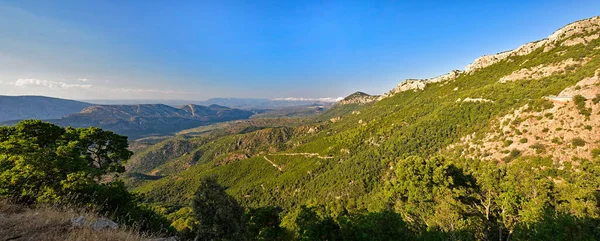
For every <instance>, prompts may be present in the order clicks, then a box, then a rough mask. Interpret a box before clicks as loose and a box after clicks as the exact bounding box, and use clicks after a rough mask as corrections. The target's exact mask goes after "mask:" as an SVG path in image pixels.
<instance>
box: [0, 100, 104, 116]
mask: <svg viewBox="0 0 600 241" xmlns="http://www.w3.org/2000/svg"><path fill="white" fill-rule="evenodd" d="M90 106H92V104H90V103H86V102H80V101H75V100H65V99H59V98H51V97H45V96H0V122H3V121H9V120H23V119H42V120H48V119H57V118H61V117H64V116H66V115H69V114H72V113H77V112H79V111H81V110H83V109H85V108H87V107H90Z"/></svg>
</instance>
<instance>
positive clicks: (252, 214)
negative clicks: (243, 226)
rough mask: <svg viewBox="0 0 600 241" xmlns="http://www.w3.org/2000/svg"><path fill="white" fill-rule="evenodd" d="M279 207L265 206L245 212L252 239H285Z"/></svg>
mask: <svg viewBox="0 0 600 241" xmlns="http://www.w3.org/2000/svg"><path fill="white" fill-rule="evenodd" d="M282 211H283V210H281V208H278V207H273V206H266V207H260V208H252V209H250V210H248V212H246V220H247V221H248V231H249V233H250V237H251V238H252V239H253V240H261V241H262V240H264V241H266V240H286V238H287V237H286V236H287V233H286V230H285V229H284V228H282V227H280V225H281V218H280V217H279V214H280V213H281V212H282Z"/></svg>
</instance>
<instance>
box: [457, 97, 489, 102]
mask: <svg viewBox="0 0 600 241" xmlns="http://www.w3.org/2000/svg"><path fill="white" fill-rule="evenodd" d="M456 102H484V103H487V102H491V103H493V102H494V101H493V100H488V99H484V98H471V97H467V98H464V99H462V100H461V99H460V98H458V99H457V100H456Z"/></svg>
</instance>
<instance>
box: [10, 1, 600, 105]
mask: <svg viewBox="0 0 600 241" xmlns="http://www.w3.org/2000/svg"><path fill="white" fill-rule="evenodd" d="M595 15H600V1H597V0H596V1H592V0H589V1H583V0H581V1H580V0H570V1H564V0H563V1H555V0H545V1H543V0H532V1H517V0H505V1H418V2H417V1H410V2H409V1H311V0H307V1H292V0H290V1H226V0H222V1H166V0H165V1H158V0H150V1H117V0H115V1H101V0H97V1H79V0H75V1H61V0H57V1H45V0H43V1H29V0H3V1H0V32H1V33H2V34H0V94H4V95H24V94H30V95H48V96H55V97H63V98H74V99H189V100H202V99H207V98H210V97H252V98H281V97H306V98H318V97H339V96H345V95H348V94H350V93H352V92H354V91H357V90H360V91H365V92H367V93H370V94H381V93H383V92H386V91H387V90H389V89H391V88H393V87H394V86H395V85H396V84H398V83H399V82H401V81H403V80H404V79H407V78H428V77H435V76H437V75H440V74H444V73H446V72H448V71H450V70H452V69H463V68H464V67H465V66H466V65H467V64H468V63H470V62H472V61H473V60H474V59H475V58H477V57H479V56H481V55H484V54H492V53H497V52H501V51H504V50H509V49H513V48H516V47H518V46H519V45H521V44H524V43H526V42H531V41H534V40H538V39H542V38H545V37H547V36H548V35H550V34H551V33H552V32H553V31H554V30H557V29H558V28H560V27H562V26H564V25H566V24H568V23H570V22H573V21H576V20H579V19H583V18H588V17H592V16H595Z"/></svg>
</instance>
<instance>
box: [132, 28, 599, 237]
mask: <svg viewBox="0 0 600 241" xmlns="http://www.w3.org/2000/svg"><path fill="white" fill-rule="evenodd" d="M599 26H600V17H595V18H591V19H587V20H583V21H579V22H576V23H572V24H569V25H567V26H566V27H564V28H562V29H560V30H558V31H557V32H555V33H554V34H552V35H551V36H550V37H549V38H548V39H546V40H542V41H537V42H533V43H529V44H526V45H523V46H521V47H519V48H517V49H516V50H513V51H508V52H504V53H501V54H497V55H491V56H492V57H490V56H484V57H482V58H479V59H477V60H475V62H474V63H473V64H471V65H469V66H468V67H467V68H466V69H465V70H464V71H452V72H450V73H449V74H446V75H443V76H440V77H436V78H432V79H426V80H410V81H405V82H402V83H400V84H399V85H398V87H396V88H394V89H393V90H391V91H390V92H388V93H387V94H385V95H383V96H381V97H377V98H375V97H372V96H368V95H366V94H363V93H357V94H354V95H352V96H350V97H348V98H347V99H346V100H345V102H347V103H345V104H338V105H336V106H334V107H333V108H331V109H330V110H328V111H327V112H326V113H324V114H322V115H320V116H317V117H314V118H313V119H312V121H313V122H311V123H308V124H306V123H305V124H298V125H296V126H288V127H285V128H282V127H278V126H272V127H269V128H267V127H261V128H259V129H255V130H253V129H248V130H247V131H246V132H244V133H243V134H242V133H235V134H225V135H223V136H221V137H219V139H216V140H214V141H209V142H206V143H200V142H196V144H197V146H194V147H193V148H196V149H195V151H194V155H201V156H202V157H210V158H208V159H204V160H202V161H198V162H195V163H194V162H187V161H188V160H193V158H192V159H190V158H189V157H190V156H192V157H193V156H194V155H190V154H191V152H185V153H186V154H174V155H172V156H170V157H169V158H162V159H161V160H160V166H159V167H155V166H153V167H152V168H147V169H145V171H149V170H155V169H160V170H168V168H164V169H161V168H162V167H167V166H182V164H181V163H188V164H187V166H186V167H185V168H182V169H179V170H177V171H175V172H163V173H166V174H165V175H164V176H160V177H159V178H155V179H153V180H148V181H147V182H145V183H143V184H142V185H140V186H138V187H136V190H138V191H141V192H144V193H146V194H147V197H148V201H149V202H150V203H153V204H154V205H157V206H164V207H185V206H186V205H187V203H188V201H189V198H190V197H191V195H192V194H193V192H194V190H195V187H197V185H198V182H199V180H200V178H201V177H203V176H210V175H216V176H218V178H219V181H220V182H222V183H223V184H224V185H226V186H228V187H229V189H228V192H229V193H231V194H232V195H233V196H235V197H237V198H238V199H239V200H240V201H241V202H242V203H243V204H244V205H247V206H250V207H258V206H265V205H276V206H280V207H283V208H284V209H285V208H287V209H290V208H293V207H296V206H298V205H301V204H305V203H311V204H314V203H317V204H323V205H326V206H327V208H328V210H329V209H330V210H333V211H331V212H335V211H336V210H338V211H339V210H342V207H343V208H345V209H346V210H361V209H366V210H369V211H379V210H384V209H389V208H393V209H394V210H396V211H398V212H404V215H406V216H407V217H408V218H407V220H409V222H412V221H414V219H413V216H410V215H412V213H408V214H406V212H407V211H406V209H405V208H407V206H405V205H403V202H407V201H406V200H407V199H408V200H409V201H410V198H408V197H407V196H406V195H407V194H406V189H408V187H406V186H405V185H404V184H403V183H402V182H400V181H398V177H397V176H398V175H399V174H402V173H403V170H407V172H410V171H411V170H413V169H411V168H406V166H403V165H404V164H406V163H412V164H415V163H416V164H415V165H417V164H419V163H425V160H433V161H437V162H443V163H444V164H443V165H445V166H446V167H448V166H453V167H460V168H458V169H456V170H453V171H458V170H461V172H462V171H464V172H465V173H467V174H468V175H467V176H463V178H465V179H460V180H458V179H453V180H456V181H457V182H458V181H465V180H466V179H468V178H473V177H474V176H477V175H481V173H482V172H479V169H477V168H479V167H477V165H485V163H494V165H492V166H490V168H492V167H493V168H503V169H502V170H499V171H498V173H504V174H507V173H509V172H507V171H506V170H511V171H510V172H514V173H525V172H536V173H535V177H533V176H528V178H529V179H534V178H539V181H540V182H543V181H547V180H559V179H560V180H570V179H569V178H573V177H575V176H576V175H571V174H573V173H578V172H579V171H580V170H578V169H577V167H578V165H583V164H582V163H584V159H587V160H589V159H590V158H591V157H593V156H597V154H598V153H596V154H595V152H598V151H594V150H595V149H596V148H598V146H599V144H600V143H597V139H598V133H600V132H598V131H599V130H600V123H598V122H597V120H598V119H600V117H599V116H598V112H599V111H600V109H599V107H598V104H599V103H600V97H596V95H597V94H598V93H600V91H598V87H599V85H600V84H599V83H598V78H599V77H598V76H599V75H598V72H599V69H600V39H599V38H598V36H600V35H599V33H600V28H599ZM179 138H181V137H179ZM183 138H187V137H183ZM189 138H192V139H193V138H200V137H189ZM259 142H260V143H262V145H256V143H259ZM180 146H181V145H180ZM159 149H160V148H159ZM164 152H168V153H181V152H179V149H176V148H171V149H169V148H167V149H166V150H165V151H164ZM528 158H533V159H528ZM140 160H142V159H140ZM531 160H533V161H531ZM548 160H550V161H548ZM143 162H144V161H141V163H143ZM149 162H152V161H149ZM496 162H497V163H498V165H495V163H496ZM427 163H429V162H427ZM511 163H518V164H515V165H514V166H513V165H512V164H511ZM563 163H564V165H563ZM567 163H568V164H567ZM412 164H411V165H412ZM428 165H429V164H428ZM536 165H545V166H541V167H540V166H536ZM534 166H535V168H533V167H534ZM548 166H552V168H553V169H552V170H555V169H556V170H563V171H561V172H560V173H559V174H557V173H556V172H548V173H544V172H542V171H543V170H548V169H547V168H548ZM512 168H515V169H512ZM518 168H521V169H518ZM169 170H174V169H169ZM415 170H416V169H415ZM540 170H541V171H540ZM453 171H449V172H452V173H454V172H453ZM537 171H540V173H537ZM565 173H566V174H565ZM146 174H151V173H146ZM509 174H511V173H509ZM530 174H531V173H530ZM419 175H420V176H419V177H422V176H423V175H424V174H423V175H421V174H419ZM507 175H508V174H507ZM511 175H512V174H511ZM528 175H529V174H528ZM531 175H534V174H531ZM549 175H564V176H560V177H558V176H549ZM506 178H508V177H506ZM511 178H513V179H514V178H519V177H511ZM513 179H510V180H508V179H501V180H508V181H507V182H506V184H507V185H509V184H510V185H519V184H520V183H519V182H516V181H514V180H513ZM529 179H527V180H529ZM536 180H538V179H536ZM467 181H468V180H467ZM450 182H451V183H452V182H453V181H450ZM480 182H483V184H482V183H480ZM498 182H499V181H498ZM394 183H396V184H394ZM407 183H409V182H407ZM432 183H433V181H432ZM491 183H494V182H491ZM484 184H486V183H485V180H483V181H482V180H481V179H479V182H478V185H484ZM567 184H568V185H571V182H567V181H563V182H560V181H557V182H550V183H546V182H544V185H546V186H545V187H547V186H551V187H552V188H555V189H552V190H575V189H573V188H571V187H567V186H568V185H567ZM394 185H398V186H394ZM403 185H404V186H403ZM407 185H408V184H407ZM427 185H433V184H427ZM427 185H424V186H423V187H422V188H413V187H412V186H411V187H410V188H413V189H410V190H409V191H414V192H418V191H419V190H421V189H423V188H427V187H428V186H427ZM436 185H437V184H436ZM565 185H567V186H565ZM573 185H574V184H573ZM503 187H504V186H503ZM403 188H404V189H403ZM519 188H522V189H519V190H529V189H527V188H529V187H519ZM415 190H416V191H415ZM511 190H514V189H511ZM504 191H506V190H502V191H498V192H504ZM509 191H510V190H509ZM457 192H458V191H457ZM418 193H419V195H416V196H418V198H425V197H427V198H428V197H429V196H427V195H429V193H420V192H418ZM529 193H530V192H529V191H526V192H525V194H519V195H522V196H519V198H517V199H518V200H530V199H532V197H530V196H527V195H529ZM555 194H556V193H554V194H548V195H555ZM402 195H405V196H402ZM452 195H454V194H452ZM510 195H517V194H515V193H510ZM510 195H508V194H507V196H502V197H509V196H510ZM561 195H565V196H569V194H568V193H566V194H565V193H563V194H561ZM450 196H451V195H450ZM410 197H414V196H410ZM444 197H449V195H445V196H444ZM477 197H478V198H479V197H480V196H477ZM510 197H512V196H510ZM469 198H471V197H469ZM484 198H485V195H484ZM498 198H501V197H499V196H498ZM561 198H563V199H564V198H565V197H561ZM563 199H561V200H563ZM443 200H446V199H443ZM532 200H533V199H532ZM454 201H456V200H454V199H453V200H452V205H450V206H453V205H454V204H455V203H454ZM502 201H506V202H508V201H511V200H504V199H503V200H502ZM512 201H514V200H512ZM512 201H511V202H512ZM431 202H440V203H442V204H447V203H449V202H446V201H439V200H437V201H436V200H433V201H432V200H429V199H427V200H425V201H423V203H426V205H429V203H431ZM540 202H545V203H544V204H543V205H538V203H540ZM546 202H547V203H546ZM563 204H564V203H562V202H561V201H557V202H556V203H550V202H549V201H541V200H538V199H535V200H533V201H531V203H527V204H521V203H519V204H515V205H516V206H514V208H515V210H525V211H531V210H526V208H527V207H530V206H527V205H533V206H536V207H537V206H540V207H541V206H544V207H551V206H553V205H554V206H557V205H563ZM519 205H520V206H519ZM441 208H450V207H448V206H442V207H441ZM497 208H498V209H497V210H500V207H497ZM415 209H419V208H415ZM419 210H420V209H419ZM433 210H436V211H435V214H434V211H433ZM437 210H440V209H435V208H433V207H431V208H430V209H426V210H424V211H423V212H431V213H429V214H427V215H432V216H435V215H438V213H437ZM443 210H446V209H443ZM443 210H442V211H443ZM413 211H414V210H413ZM415 212H420V211H415ZM465 212H467V211H465ZM519 213H521V211H519V212H518V213H516V214H515V215H516V216H518V215H522V214H519ZM461 215H464V217H463V216H461ZM586 215H587V214H586ZM457 217H461V218H462V219H461V221H460V222H464V223H468V222H471V221H472V220H471V219H469V216H468V214H464V213H461V214H457ZM436 218H439V219H436V221H437V222H440V223H443V222H446V221H447V219H446V218H448V219H450V218H454V216H453V217H449V216H447V215H444V214H443V213H442V214H439V216H436ZM496 218H498V220H500V219H503V218H505V217H504V216H501V215H500V216H497V217H496ZM519 218H523V219H524V217H520V216H519ZM517 219H518V218H517ZM523 219H520V220H523ZM414 222H415V223H416V224H415V225H429V224H422V223H418V221H414ZM494 222H495V221H494ZM515 222H521V221H515ZM484 223H485V222H484ZM455 224H456V223H451V225H450V224H448V223H445V224H435V225H439V227H455V226H452V225H455ZM435 225H432V226H433V227H435ZM444 225H447V226H444ZM511 225H512V224H511ZM419 227H422V226H419ZM428 227H429V226H428ZM504 228H507V227H504ZM504 234H506V233H504Z"/></svg>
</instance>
